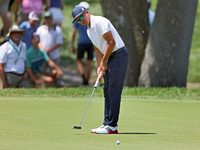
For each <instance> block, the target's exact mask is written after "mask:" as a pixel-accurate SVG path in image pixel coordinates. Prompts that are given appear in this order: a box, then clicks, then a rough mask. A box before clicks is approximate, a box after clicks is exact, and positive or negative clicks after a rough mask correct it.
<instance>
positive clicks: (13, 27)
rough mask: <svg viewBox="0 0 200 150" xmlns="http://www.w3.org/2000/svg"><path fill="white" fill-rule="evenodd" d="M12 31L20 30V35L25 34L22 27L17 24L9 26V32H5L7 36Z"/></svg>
mask: <svg viewBox="0 0 200 150" xmlns="http://www.w3.org/2000/svg"><path fill="white" fill-rule="evenodd" d="M12 32H21V33H22V35H24V34H25V31H24V30H23V29H20V27H19V26H17V25H13V26H12V27H10V29H9V33H8V34H7V37H10V34H11V33H12Z"/></svg>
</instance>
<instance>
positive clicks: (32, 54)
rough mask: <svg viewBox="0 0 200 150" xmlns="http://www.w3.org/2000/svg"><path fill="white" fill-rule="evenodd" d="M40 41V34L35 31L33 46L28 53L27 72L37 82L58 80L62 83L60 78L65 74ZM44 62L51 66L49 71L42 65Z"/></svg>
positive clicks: (32, 40) (58, 82)
mask: <svg viewBox="0 0 200 150" xmlns="http://www.w3.org/2000/svg"><path fill="white" fill-rule="evenodd" d="M39 41H40V38H39V35H37V34H36V33H34V34H33V36H32V39H31V43H32V46H31V47H30V48H29V49H28V51H27V53H26V57H27V58H26V65H27V72H28V74H29V75H30V77H31V79H32V81H33V82H34V83H36V84H40V83H56V82H57V84H60V81H59V80H61V78H62V77H63V75H64V74H63V72H62V70H61V69H60V68H59V67H58V66H57V65H56V64H55V63H54V62H53V61H52V60H51V59H49V57H48V55H47V53H46V52H45V51H44V50H43V49H41V48H39V47H38V43H39ZM44 63H47V65H48V66H49V67H51V68H50V71H49V72H48V70H47V69H46V68H44V67H42V65H43V64H44ZM42 69H43V70H42ZM59 86H60V85H59Z"/></svg>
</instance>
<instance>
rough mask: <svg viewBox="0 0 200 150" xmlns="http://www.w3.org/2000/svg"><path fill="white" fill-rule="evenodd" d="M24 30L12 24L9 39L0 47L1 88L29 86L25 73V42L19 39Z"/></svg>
mask: <svg viewBox="0 0 200 150" xmlns="http://www.w3.org/2000/svg"><path fill="white" fill-rule="evenodd" d="M22 35H24V30H22V29H20V28H19V26H17V25H13V26H12V27H11V28H10V30H9V33H8V35H7V36H8V37H10V40H9V41H7V42H5V43H4V44H3V45H2V46H1V47H0V76H1V79H2V82H3V88H8V87H10V88H29V87H30V84H29V82H28V80H27V79H28V75H27V73H26V69H25V68H26V44H25V43H24V42H22V41H21V37H22Z"/></svg>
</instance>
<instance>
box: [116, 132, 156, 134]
mask: <svg viewBox="0 0 200 150" xmlns="http://www.w3.org/2000/svg"><path fill="white" fill-rule="evenodd" d="M118 134H139V135H146V134H157V133H143V132H121V133H118Z"/></svg>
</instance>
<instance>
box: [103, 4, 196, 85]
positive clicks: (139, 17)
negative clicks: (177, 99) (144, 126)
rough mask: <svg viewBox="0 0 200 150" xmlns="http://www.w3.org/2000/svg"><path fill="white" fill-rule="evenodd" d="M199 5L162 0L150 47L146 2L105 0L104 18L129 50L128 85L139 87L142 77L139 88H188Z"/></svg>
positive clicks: (153, 27)
mask: <svg viewBox="0 0 200 150" xmlns="http://www.w3.org/2000/svg"><path fill="white" fill-rule="evenodd" d="M197 3H198V0H167V1H166V0H159V1H158V5H157V10H156V16H155V20H154V23H153V25H152V27H151V30H150V34H149V38H148V42H147V45H146V41H147V36H148V30H149V25H148V22H147V14H148V13H147V7H146V6H145V5H147V3H146V0H123V1H121V0H107V1H106V0H101V5H102V8H103V13H104V16H105V17H107V18H108V19H109V20H111V22H112V23H113V24H114V26H115V27H116V29H117V30H118V32H119V34H120V35H121V37H122V39H123V40H124V42H125V44H126V46H127V49H128V51H129V57H130V61H129V66H128V71H127V76H126V82H125V85H127V86H137V85H138V78H139V86H144V87H170V86H178V87H185V86H186V82H187V69H188V63H189V52H190V47H191V41H192V34H193V29H194V21H195V16H196V10H197ZM111 8H112V9H111ZM141 32H142V33H144V34H141ZM141 35H142V36H141ZM140 39H142V40H140ZM140 41H142V42H140ZM145 47H146V48H145ZM144 48H145V57H144V60H143V56H144ZM141 63H142V66H141ZM140 70H141V72H140ZM139 75H140V77H139Z"/></svg>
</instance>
